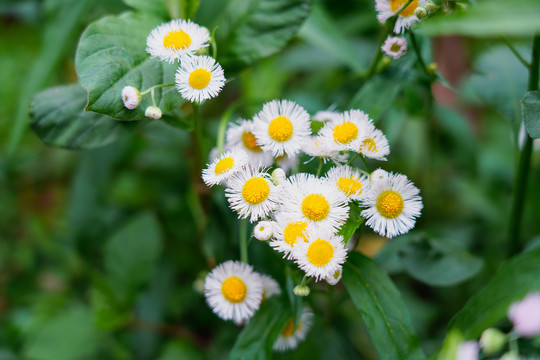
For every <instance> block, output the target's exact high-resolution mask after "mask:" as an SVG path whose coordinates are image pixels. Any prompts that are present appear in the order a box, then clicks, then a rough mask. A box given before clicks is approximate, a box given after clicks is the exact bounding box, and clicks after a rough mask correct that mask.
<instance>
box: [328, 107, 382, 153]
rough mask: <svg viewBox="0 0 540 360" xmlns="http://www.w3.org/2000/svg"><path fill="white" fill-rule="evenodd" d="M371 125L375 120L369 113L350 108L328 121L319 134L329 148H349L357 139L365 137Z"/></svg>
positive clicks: (335, 149) (338, 149)
mask: <svg viewBox="0 0 540 360" xmlns="http://www.w3.org/2000/svg"><path fill="white" fill-rule="evenodd" d="M370 125H371V126H373V122H372V120H371V119H370V118H369V116H368V115H367V114H365V113H364V112H363V111H360V110H350V111H345V112H344V113H342V114H341V115H340V116H339V118H337V119H334V120H331V121H329V122H327V123H326V124H325V125H324V127H323V128H322V129H321V131H319V135H320V136H321V137H323V139H325V142H326V144H327V146H328V147H329V148H328V149H329V150H334V151H340V150H347V149H348V147H349V146H350V144H352V143H353V142H354V141H355V140H357V139H361V138H363V136H364V133H365V131H366V129H367V127H368V126H370Z"/></svg>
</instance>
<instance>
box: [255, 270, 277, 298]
mask: <svg viewBox="0 0 540 360" xmlns="http://www.w3.org/2000/svg"><path fill="white" fill-rule="evenodd" d="M260 276H261V281H262V287H263V296H262V301H263V302H264V301H266V299H268V298H271V297H272V296H274V295H281V288H280V287H279V284H278V282H277V281H276V280H274V279H273V278H271V277H270V276H268V275H264V274H260Z"/></svg>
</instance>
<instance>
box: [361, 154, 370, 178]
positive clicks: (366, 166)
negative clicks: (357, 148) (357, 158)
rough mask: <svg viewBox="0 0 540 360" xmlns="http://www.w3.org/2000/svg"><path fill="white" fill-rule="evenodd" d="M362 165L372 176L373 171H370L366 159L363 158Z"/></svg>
mask: <svg viewBox="0 0 540 360" xmlns="http://www.w3.org/2000/svg"><path fill="white" fill-rule="evenodd" d="M362 163H363V164H364V167H365V168H366V171H367V172H368V173H370V174H371V170H370V169H369V165H368V163H367V161H366V158H365V157H364V156H362Z"/></svg>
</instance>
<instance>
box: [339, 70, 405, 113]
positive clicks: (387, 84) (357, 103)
mask: <svg viewBox="0 0 540 360" xmlns="http://www.w3.org/2000/svg"><path fill="white" fill-rule="evenodd" d="M402 87H403V84H402V83H401V81H397V80H392V79H385V78H382V77H376V78H374V79H372V80H370V81H369V82H368V83H367V84H365V85H364V86H362V88H361V89H360V90H359V91H358V92H357V93H356V94H355V95H354V97H353V99H352V100H351V102H350V104H349V108H357V109H362V111H364V112H365V113H366V114H368V115H369V116H370V117H371V118H372V119H374V120H375V121H378V119H379V117H380V116H381V115H383V114H384V113H385V111H386V110H388V109H390V108H391V107H392V105H393V103H394V100H395V99H396V97H397V95H398V94H399V91H400V90H401V88H402Z"/></svg>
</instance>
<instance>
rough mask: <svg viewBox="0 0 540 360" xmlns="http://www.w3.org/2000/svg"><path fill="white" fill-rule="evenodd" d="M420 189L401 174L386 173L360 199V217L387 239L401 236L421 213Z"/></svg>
mask: <svg viewBox="0 0 540 360" xmlns="http://www.w3.org/2000/svg"><path fill="white" fill-rule="evenodd" d="M419 192H420V190H418V188H417V187H416V186H414V185H413V184H412V182H411V181H409V179H407V177H406V176H405V175H401V174H392V173H390V174H389V175H388V176H387V177H386V178H385V179H382V180H379V181H375V182H372V184H371V187H370V189H369V190H368V191H367V192H366V194H365V196H364V197H363V199H362V206H364V207H366V208H367V209H365V210H362V216H363V217H364V218H365V219H366V224H367V225H368V226H370V227H371V228H372V229H373V230H374V231H375V232H377V233H379V234H380V235H382V236H386V237H387V238H392V237H394V236H396V235H400V234H404V233H406V232H408V231H409V230H410V229H412V228H413V227H414V224H415V223H416V218H417V217H419V216H420V212H421V210H422V198H421V197H420V196H419V195H418V194H419Z"/></svg>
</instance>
